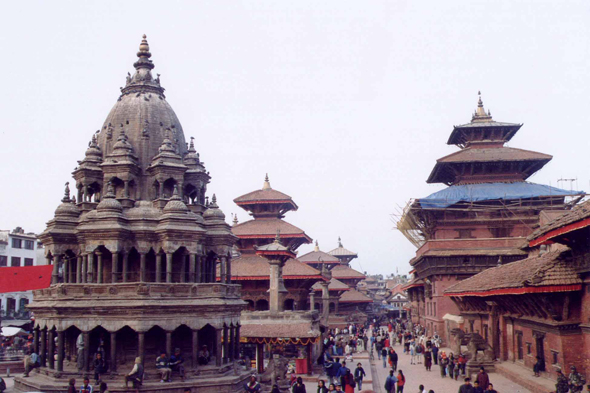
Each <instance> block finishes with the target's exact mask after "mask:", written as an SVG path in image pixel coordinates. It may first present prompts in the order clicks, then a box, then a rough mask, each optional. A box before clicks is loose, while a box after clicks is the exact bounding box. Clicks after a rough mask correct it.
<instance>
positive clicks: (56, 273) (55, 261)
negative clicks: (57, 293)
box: [48, 256, 59, 284]
mask: <svg viewBox="0 0 590 393" xmlns="http://www.w3.org/2000/svg"><path fill="white" fill-rule="evenodd" d="M48 259H49V258H48ZM49 261H51V259H49ZM58 269H59V256H55V257H54V258H53V270H52V272H51V283H52V284H57V282H58V281H59V270H58Z"/></svg>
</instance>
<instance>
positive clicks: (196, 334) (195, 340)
mask: <svg viewBox="0 0 590 393" xmlns="http://www.w3.org/2000/svg"><path fill="white" fill-rule="evenodd" d="M192 349H193V368H197V367H198V365H199V361H198V357H199V331H198V330H197V329H195V330H193V346H192Z"/></svg>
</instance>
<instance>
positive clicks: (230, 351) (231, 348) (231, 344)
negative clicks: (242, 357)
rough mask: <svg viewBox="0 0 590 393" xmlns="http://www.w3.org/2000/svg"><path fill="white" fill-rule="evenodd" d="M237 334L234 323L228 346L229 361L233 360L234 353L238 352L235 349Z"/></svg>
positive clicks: (231, 327) (230, 328) (230, 330)
mask: <svg viewBox="0 0 590 393" xmlns="http://www.w3.org/2000/svg"><path fill="white" fill-rule="evenodd" d="M235 340H236V336H235V327H234V325H233V324H232V325H231V326H230V327H229V346H228V350H227V358H228V359H229V361H230V362H231V361H233V360H234V354H235V353H236V351H235V350H234V345H236V341H235Z"/></svg>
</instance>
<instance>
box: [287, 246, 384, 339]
mask: <svg viewBox="0 0 590 393" xmlns="http://www.w3.org/2000/svg"><path fill="white" fill-rule="evenodd" d="M357 256H358V255H357V254H356V253H354V252H352V251H349V250H347V249H345V248H344V247H343V246H342V241H341V240H340V238H338V248H336V249H334V250H332V251H330V252H329V253H327V252H324V251H321V250H320V247H319V244H318V242H317V240H316V243H315V247H314V250H313V251H311V252H308V253H307V254H304V255H301V256H300V257H298V258H297V259H298V260H299V261H301V262H304V263H306V264H308V265H309V266H312V267H314V268H316V269H319V270H322V271H323V274H324V276H326V277H330V282H329V283H328V286H327V288H326V286H325V285H326V284H325V283H321V282H318V283H316V284H315V285H314V286H313V289H314V290H315V291H316V292H320V291H321V292H322V298H323V299H325V298H327V299H328V301H327V302H325V303H324V302H322V303H321V304H320V303H316V306H315V307H316V308H317V309H320V310H321V312H322V322H323V323H324V324H325V325H326V326H328V327H330V328H336V327H338V328H343V327H347V326H348V325H349V324H350V322H355V323H356V322H358V323H363V322H364V321H366V319H367V314H366V313H365V311H366V310H367V306H368V305H369V304H371V303H373V299H371V298H370V297H368V296H366V295H365V294H363V293H361V292H359V291H357V290H356V287H357V284H358V283H359V282H360V281H362V280H364V279H365V275H364V274H362V273H360V272H358V271H356V270H354V269H352V268H351V267H350V266H348V264H349V263H350V261H351V260H352V259H354V258H356V257H357ZM326 290H327V294H328V295H327V296H326Z"/></svg>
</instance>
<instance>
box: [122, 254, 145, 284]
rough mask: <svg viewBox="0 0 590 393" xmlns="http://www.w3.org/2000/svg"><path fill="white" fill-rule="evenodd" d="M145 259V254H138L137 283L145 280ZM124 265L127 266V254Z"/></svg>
mask: <svg viewBox="0 0 590 393" xmlns="http://www.w3.org/2000/svg"><path fill="white" fill-rule="evenodd" d="M146 257H147V254H146V253H145V252H142V253H140V254H139V281H141V282H145V281H146V278H145V277H146V263H145V258H146ZM126 265H129V255H128V254H127V259H126ZM124 266H125V265H124ZM127 269H128V268H127Z"/></svg>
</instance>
